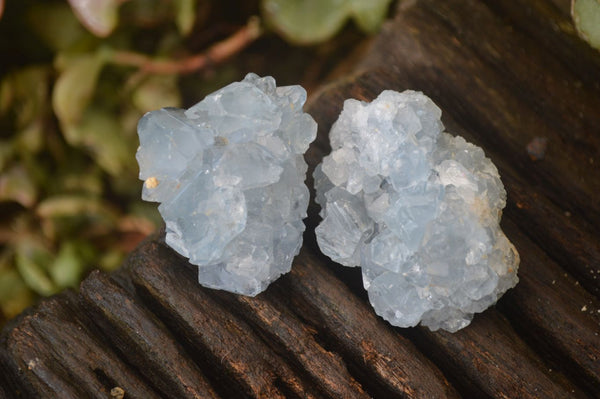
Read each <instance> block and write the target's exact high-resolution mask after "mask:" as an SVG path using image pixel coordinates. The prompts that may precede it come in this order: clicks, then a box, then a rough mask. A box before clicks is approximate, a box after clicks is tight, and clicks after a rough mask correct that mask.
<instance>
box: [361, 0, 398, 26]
mask: <svg viewBox="0 0 600 399" xmlns="http://www.w3.org/2000/svg"><path fill="white" fill-rule="evenodd" d="M389 5H390V1H387V0H384V1H381V0H380V1H369V0H367V1H365V0H352V17H353V18H354V21H355V22H356V24H357V25H358V27H359V28H360V29H362V31H363V32H366V33H374V32H376V31H377V30H378V29H379V26H381V23H382V22H383V20H384V19H385V17H386V15H387V12H388V8H389Z"/></svg>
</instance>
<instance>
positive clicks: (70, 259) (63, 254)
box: [49, 241, 93, 288]
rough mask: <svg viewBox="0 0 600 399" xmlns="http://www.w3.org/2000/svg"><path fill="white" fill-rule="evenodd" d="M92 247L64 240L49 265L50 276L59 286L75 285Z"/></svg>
mask: <svg viewBox="0 0 600 399" xmlns="http://www.w3.org/2000/svg"><path fill="white" fill-rule="evenodd" d="M90 254H93V249H92V248H90V246H89V245H86V244H85V243H83V242H81V243H80V242H75V241H66V242H65V243H63V244H62V245H61V247H60V251H59V252H58V255H57V256H56V258H55V259H54V262H52V264H51V265H50V270H49V272H50V277H52V280H53V282H54V283H55V284H56V285H57V286H58V287H60V288H67V287H73V288H75V287H77V285H78V284H79V282H80V281H81V277H82V275H83V272H84V271H85V269H86V263H87V262H88V261H89V260H90Z"/></svg>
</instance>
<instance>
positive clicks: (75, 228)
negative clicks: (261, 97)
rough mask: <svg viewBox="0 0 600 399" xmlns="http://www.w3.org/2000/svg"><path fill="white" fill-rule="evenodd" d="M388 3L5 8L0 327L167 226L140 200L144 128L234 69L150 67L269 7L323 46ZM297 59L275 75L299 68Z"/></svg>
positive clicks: (300, 36) (276, 24) (181, 0)
mask: <svg viewBox="0 0 600 399" xmlns="http://www.w3.org/2000/svg"><path fill="white" fill-rule="evenodd" d="M342 3H343V5H342V6H339V7H338V6H337V5H339V4H342ZM389 3H390V0H377V1H369V0H364V1H362V0H348V1H342V2H341V3H340V2H339V1H334V0H331V1H320V0H319V1H318V0H312V1H305V2H302V1H297V0H263V1H262V3H260V2H259V0H254V1H242V0H223V1H217V0H97V1H94V2H90V1H81V0H48V1H44V2H40V1H34V0H22V1H17V2H7V3H6V4H5V9H4V10H3V15H2V19H1V20H0V51H2V57H3V60H4V61H3V63H2V64H1V65H0V132H1V135H0V325H1V324H2V321H3V319H4V320H6V319H8V318H11V317H13V316H14V315H16V314H18V313H19V312H20V311H21V310H22V309H23V308H25V307H26V306H28V305H30V304H32V303H33V302H34V301H35V300H36V299H37V298H38V297H39V296H45V295H50V294H53V293H56V292H58V291H60V290H61V289H63V288H66V287H77V285H78V284H79V282H80V281H81V279H82V278H83V277H84V276H85V274H86V273H87V272H88V271H89V270H91V269H92V268H96V267H98V268H101V269H103V270H112V269H114V268H116V267H117V266H118V265H119V264H120V263H121V261H122V259H123V257H124V255H125V254H126V253H127V252H128V251H130V250H131V249H133V247H135V245H137V243H138V242H139V241H140V240H141V239H142V238H143V237H145V236H146V235H147V234H149V233H150V232H152V231H153V230H154V229H156V228H157V227H158V226H159V225H160V224H161V223H162V221H161V220H160V217H159V215H158V213H157V211H156V206H155V204H149V203H144V202H142V201H141V200H140V192H141V182H139V181H138V180H137V174H138V168H137V164H136V161H135V151H136V148H137V145H138V140H137V134H136V125H137V121H138V120H139V118H140V117H141V116H142V115H143V114H144V113H145V112H147V111H150V110H154V109H157V108H160V107H163V106H181V105H182V103H184V100H183V99H182V98H185V97H186V93H192V96H193V97H194V98H193V100H194V101H195V100H197V99H198V97H199V95H200V94H199V93H202V94H206V93H208V92H210V91H212V90H215V89H216V88H218V87H220V86H222V85H223V84H225V83H227V82H228V81H231V80H232V79H234V78H238V76H237V74H236V73H235V72H233V71H232V69H231V67H230V66H227V65H225V66H223V67H221V68H220V69H216V70H213V72H212V75H211V76H212V79H210V80H202V79H198V78H197V77H196V78H188V77H184V76H181V74H180V73H178V71H177V68H175V69H174V70H173V72H170V73H169V72H168V71H167V72H165V71H162V72H160V71H159V72H157V70H153V69H152V68H146V66H147V65H146V64H151V63H153V62H167V63H169V62H171V64H173V65H175V66H177V61H178V60H185V59H186V57H190V56H191V54H194V53H197V52H200V53H201V52H202V51H204V50H206V48H208V47H210V46H211V45H212V44H214V43H215V42H218V41H220V40H226V39H227V38H228V37H232V36H233V35H235V32H237V31H239V30H240V29H243V27H244V26H245V22H246V21H247V20H248V18H250V17H251V16H252V15H254V14H256V13H260V12H261V10H262V17H263V18H264V19H265V20H266V25H267V26H270V27H272V28H273V29H274V31H275V32H278V33H279V34H281V35H283V37H285V39H286V40H288V41H291V42H294V43H314V42H318V41H324V40H326V39H328V38H330V37H331V36H332V35H334V34H335V33H336V32H337V31H338V30H339V29H340V28H341V27H342V25H343V24H344V23H345V21H346V20H347V19H348V18H353V19H354V20H355V21H356V22H357V24H358V25H359V27H360V28H361V29H363V30H365V31H369V32H371V31H373V30H374V29H376V27H377V26H379V24H380V23H381V21H382V19H383V18H384V16H385V14H386V12H387V8H388V5H389ZM302 4H303V5H302ZM253 39H254V38H250V40H253ZM350 41H351V42H352V43H354V42H355V40H354V39H351V40H350ZM273 51H275V52H277V51H278V49H277V48H275V49H274V50H273ZM344 51H345V50H344V49H342V52H344ZM319 52H323V50H322V49H319V48H317V49H315V51H314V52H313V53H312V54H311V55H310V56H309V57H308V58H309V59H310V60H311V62H315V59H316V58H315V57H314V53H319ZM294 57H297V55H295V56H290V57H289V60H288V61H287V62H289V64H286V63H285V62H284V61H282V62H281V63H278V64H281V65H282V66H281V67H282V68H283V67H286V65H293V68H297V69H296V70H302V69H304V68H305V67H304V66H303V65H301V64H300V63H299V62H298V60H297V59H296V58H294ZM212 61H213V63H214V62H217V61H219V60H212ZM171 64H169V65H171ZM256 65H258V64H257V63H256V62H255V61H253V62H250V63H249V64H248V65H245V66H242V67H246V68H252V67H253V66H256ZM171 66H172V65H171ZM308 69H309V71H310V68H308ZM245 72H246V71H244V72H243V73H242V76H243V74H244V73H245ZM292 73H293V71H292Z"/></svg>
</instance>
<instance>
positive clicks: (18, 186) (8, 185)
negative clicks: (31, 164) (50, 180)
mask: <svg viewBox="0 0 600 399" xmlns="http://www.w3.org/2000/svg"><path fill="white" fill-rule="evenodd" d="M36 197H37V190H36V187H35V184H34V183H33V181H32V179H31V176H30V175H29V173H28V172H27V170H26V169H25V168H24V167H22V166H21V165H14V166H13V167H12V168H10V169H9V170H7V171H6V172H3V173H2V175H0V201H15V202H18V203H19V204H21V205H23V206H24V207H25V208H30V207H31V206H33V204H34V203H35V200H36Z"/></svg>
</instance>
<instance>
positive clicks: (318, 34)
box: [262, 0, 391, 44]
mask: <svg viewBox="0 0 600 399" xmlns="http://www.w3.org/2000/svg"><path fill="white" fill-rule="evenodd" d="M390 2H391V0H372V1H365V0H263V1H262V10H263V15H264V16H265V19H266V20H267V22H268V23H269V24H271V25H272V26H273V28H274V29H275V30H276V31H277V32H279V33H280V34H281V35H282V36H284V37H285V38H286V39H287V40H289V41H291V42H294V43H298V44H313V43H318V42H321V41H324V40H326V39H328V38H330V37H331V36H333V35H334V34H335V33H337V31H339V30H340V29H341V27H342V26H343V25H344V23H345V22H346V21H347V19H348V18H350V17H351V18H353V19H354V20H355V21H356V22H357V24H358V26H359V27H360V28H361V29H363V30H364V31H366V32H368V33H371V32H373V31H375V30H376V29H377V28H378V27H379V25H380V24H381V22H382V21H383V19H384V18H385V15H386V13H387V9H388V6H389V4H390Z"/></svg>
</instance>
